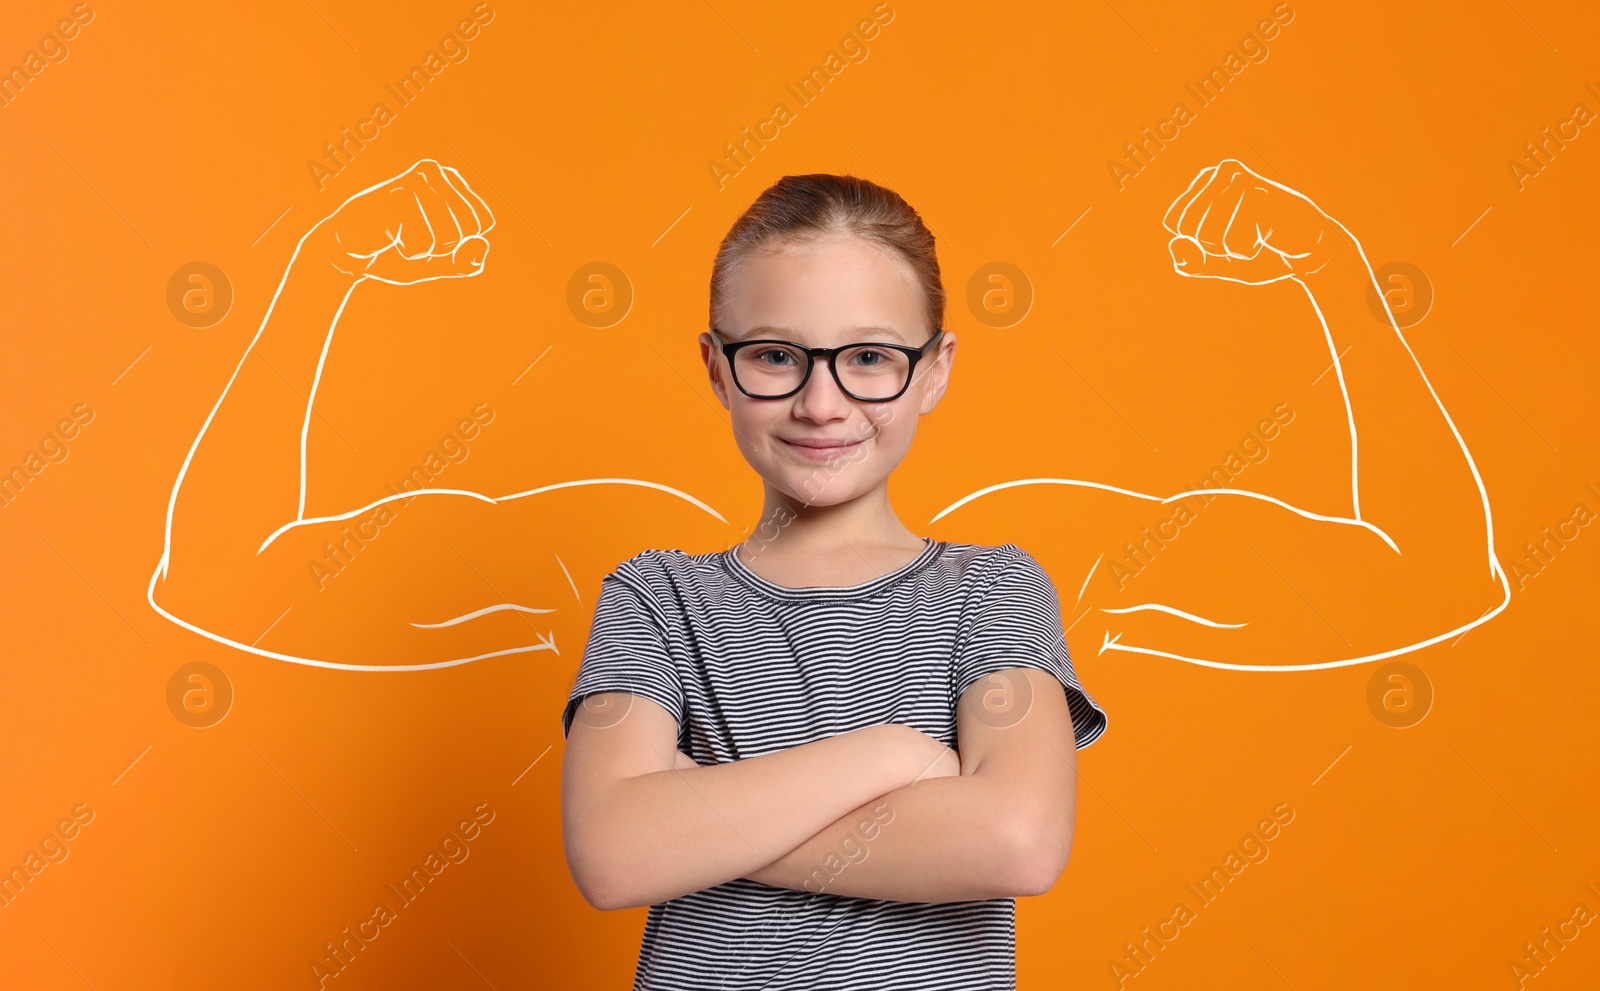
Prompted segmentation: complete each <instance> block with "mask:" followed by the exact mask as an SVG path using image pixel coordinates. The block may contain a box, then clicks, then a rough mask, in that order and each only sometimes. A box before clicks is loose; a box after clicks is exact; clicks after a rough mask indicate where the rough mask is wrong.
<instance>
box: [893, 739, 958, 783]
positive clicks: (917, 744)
mask: <svg viewBox="0 0 1600 991" xmlns="http://www.w3.org/2000/svg"><path fill="white" fill-rule="evenodd" d="M896 729H897V730H899V731H900V732H902V733H904V734H905V736H906V737H907V738H908V739H909V741H910V743H911V752H912V760H913V761H915V763H914V765H913V771H912V773H913V774H915V775H916V777H914V778H912V779H911V783H912V784H915V783H917V782H918V781H926V780H928V779H929V778H954V777H959V776H960V774H961V757H960V755H959V754H957V753H956V752H955V751H954V750H951V749H950V748H949V747H947V746H945V745H944V744H942V743H940V742H939V741H938V740H935V739H934V738H933V737H931V736H929V735H928V734H926V733H924V732H922V731H921V730H919V729H917V728H915V727H913V726H904V725H902V726H897V727H896Z"/></svg>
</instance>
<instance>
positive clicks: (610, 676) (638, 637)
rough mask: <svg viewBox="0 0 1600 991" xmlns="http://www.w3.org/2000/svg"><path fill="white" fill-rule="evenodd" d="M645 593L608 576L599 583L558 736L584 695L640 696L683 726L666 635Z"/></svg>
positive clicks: (615, 574)
mask: <svg viewBox="0 0 1600 991" xmlns="http://www.w3.org/2000/svg"><path fill="white" fill-rule="evenodd" d="M647 595H648V592H646V591H643V590H641V589H640V588H639V587H638V586H636V585H635V584H634V583H633V582H632V581H629V580H627V579H624V578H623V577H621V576H620V575H619V574H618V572H612V573H611V574H609V575H607V576H606V577H605V578H603V579H601V582H600V599H599V601H598V602H597V603H595V607H594V623H593V625H592V626H590V628H589V641H588V643H587V644H586V645H585V646H584V648H583V660H582V662H580V663H579V665H578V677H577V680H576V681H574V682H573V685H572V691H571V693H570V694H569V695H568V696H567V706H566V709H565V710H564V711H563V712H562V713H561V735H562V736H563V737H565V736H566V735H567V734H568V733H569V732H570V731H571V729H572V717H573V715H574V714H575V713H576V712H577V709H578V706H579V705H580V704H581V703H582V701H583V697H584V696H585V695H591V694H593V693H595V692H632V693H633V694H635V695H640V696H643V697H644V698H647V699H649V700H650V701H652V702H656V703H658V704H659V705H660V706H661V707H662V708H664V709H666V710H667V711H668V712H670V713H672V715H673V716H674V717H675V718H676V719H678V721H679V722H680V724H681V722H682V720H683V710H684V702H683V686H682V683H681V682H680V681H679V679H678V670H677V666H676V665H675V664H674V663H673V660H672V654H671V652H670V651H669V649H668V647H667V631H666V628H665V625H664V623H663V621H662V619H661V618H660V617H659V614H658V613H657V612H655V611H653V610H652V609H651V607H650V606H651V604H650V602H649V600H648V599H647Z"/></svg>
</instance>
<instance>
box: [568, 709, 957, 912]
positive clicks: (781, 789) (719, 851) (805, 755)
mask: <svg viewBox="0 0 1600 991" xmlns="http://www.w3.org/2000/svg"><path fill="white" fill-rule="evenodd" d="M946 750H947V748H944V747H942V746H939V745H938V744H937V743H936V742H935V741H933V740H931V739H930V738H928V737H926V736H925V735H924V734H922V733H919V732H917V731H916V730H913V729H910V728H909V727H905V726H898V725H887V724H886V725H881V726H871V727H867V728H865V729H861V730H856V731H853V732H850V733H843V734H840V735H838V736H832V737H828V738H826V739H822V740H817V741H815V742H813V743H809V744H806V745H804V746H799V747H793V748H791V749H788V750H783V751H780V752H778V753H773V754H765V755H763V756H760V757H752V758H748V759H746V760H738V761H731V762H728V763H724V764H715V765H708V766H705V767H693V768H686V769H680V768H674V767H673V765H674V763H675V760H674V758H675V757H676V755H675V754H663V755H662V767H663V768H664V769H663V770H660V771H652V772H649V773H647V774H641V775H637V776H635V777H629V778H624V779H622V780H621V781H619V782H616V784H615V785H614V786H613V787H612V788H611V789H610V790H609V791H608V792H607V793H606V794H605V795H604V796H602V797H601V798H600V799H598V800H596V801H594V802H592V803H590V807H589V808H583V809H577V810H574V812H575V815H574V817H573V818H574V819H575V820H576V822H575V825H578V826H579V827H580V829H579V830H574V831H572V834H573V835H581V837H582V841H581V843H578V844H574V849H573V850H572V851H571V853H570V855H569V860H570V861H571V862H572V864H573V866H574V875H575V876H582V878H583V879H584V881H585V882H586V883H585V885H584V886H585V896H586V897H587V898H588V899H589V901H590V903H591V904H594V905H596V907H599V908H604V909H615V908H631V907H636V906H641V905H651V904H655V903H657V902H662V901H666V900H668V899H670V898H676V897H678V896H680V895H684V894H688V893H689V892H692V891H699V890H700V889H702V888H707V887H711V886H713V885H717V884H721V883H723V882H725V881H729V880H732V879H733V878H737V877H743V876H745V875H747V874H749V873H750V872H751V871H754V870H756V869H757V868H759V867H761V866H762V865H765V864H769V863H771V862H772V861H773V860H775V859H776V858H778V857H780V856H782V855H783V854H784V853H785V852H787V851H790V850H793V849H794V848H795V847H797V846H799V845H800V844H801V843H803V842H805V841H806V840H807V839H808V838H809V837H811V836H813V835H815V834H816V833H817V832H818V831H819V830H822V829H823V828H824V827H826V826H827V825H828V824H829V823H832V822H834V821H836V820H838V819H839V818H840V817H841V816H843V815H845V814H846V813H848V812H849V811H850V810H851V809H855V808H858V807H860V806H861V805H863V804H864V803H866V802H868V801H870V800H872V799H874V798H876V797H878V796H881V795H884V794H885V793H889V792H892V791H894V790H895V789H897V788H900V787H902V786H903V785H906V784H908V783H910V782H911V781H914V780H916V778H917V777H918V776H919V775H921V774H922V773H923V771H924V770H925V769H926V768H927V767H928V766H929V765H932V764H934V763H936V762H938V761H939V759H940V755H941V753H943V752H944V751H946Z"/></svg>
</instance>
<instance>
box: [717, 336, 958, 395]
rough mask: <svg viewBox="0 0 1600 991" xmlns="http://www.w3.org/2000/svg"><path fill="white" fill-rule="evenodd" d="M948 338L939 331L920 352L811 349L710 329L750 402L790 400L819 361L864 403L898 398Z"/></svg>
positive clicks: (891, 347)
mask: <svg viewBox="0 0 1600 991" xmlns="http://www.w3.org/2000/svg"><path fill="white" fill-rule="evenodd" d="M942 337H944V330H943V329H942V328H941V329H939V330H937V331H935V332H934V335H933V336H932V337H930V338H928V342H927V343H926V344H924V345H922V347H920V348H913V347H907V346H905V345H901V344H884V343H881V342H877V341H873V342H871V343H863V344H845V345H842V346H840V347H836V348H808V347H806V346H805V345H803V344H796V343H794V342H793V341H769V340H760V341H737V342H735V343H732V344H730V343H728V342H727V341H726V340H725V339H723V336H722V332H721V331H719V330H717V328H715V327H712V328H711V339H712V340H713V341H715V342H716V345H717V350H719V351H721V352H722V353H723V354H724V355H726V356H727V358H728V367H729V368H731V369H732V370H733V384H734V385H737V386H738V387H739V391H740V392H742V393H744V394H745V395H747V396H749V397H750V398H751V399H786V398H788V397H789V396H792V395H794V394H795V393H797V392H799V391H800V390H801V389H802V388H804V387H805V384H806V382H807V381H809V380H810V378H811V369H812V367H813V366H815V365H816V362H817V359H818V358H827V359H828V368H829V370H831V371H832V372H833V380H834V381H835V382H837V383H838V384H839V389H840V391H842V392H843V393H844V394H845V395H847V396H849V397H850V398H851V399H855V400H858V401H859V402H863V403H887V402H890V401H892V400H895V399H899V398H900V396H901V395H902V394H904V393H905V391H906V388H907V387H908V386H910V385H911V373H912V372H913V371H914V370H915V369H916V367H917V362H919V361H921V360H922V358H923V356H924V355H926V354H927V353H928V351H929V350H930V349H932V348H933V347H934V346H935V345H936V344H937V343H938V342H939V340H940V338H942Z"/></svg>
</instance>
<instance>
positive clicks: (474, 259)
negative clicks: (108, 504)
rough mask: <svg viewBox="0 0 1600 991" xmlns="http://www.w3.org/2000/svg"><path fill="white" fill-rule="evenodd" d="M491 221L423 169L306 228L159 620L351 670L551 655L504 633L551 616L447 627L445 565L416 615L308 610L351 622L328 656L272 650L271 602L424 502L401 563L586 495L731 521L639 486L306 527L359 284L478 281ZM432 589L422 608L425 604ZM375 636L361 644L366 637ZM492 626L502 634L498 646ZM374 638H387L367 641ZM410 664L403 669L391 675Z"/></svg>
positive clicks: (250, 351) (461, 187) (374, 601)
mask: <svg viewBox="0 0 1600 991" xmlns="http://www.w3.org/2000/svg"><path fill="white" fill-rule="evenodd" d="M494 223H495V221H494V215H493V213H492V212H491V211H490V209H489V207H488V205H487V204H486V203H485V202H484V201H483V200H482V199H481V198H480V197H479V196H478V195H477V193H475V192H474V191H473V190H472V189H471V187H470V186H469V185H468V184H467V182H466V181H465V180H464V179H463V178H462V176H461V174H460V173H459V172H458V171H456V170H455V169H452V168H449V167H445V166H441V165H439V163H437V162H435V161H432V160H430V159H424V160H422V161H420V162H418V163H416V164H415V165H413V166H412V167H411V168H409V169H407V170H406V171H405V172H403V173H401V174H400V175H397V176H395V177H393V178H391V179H388V180H386V181H384V182H380V183H377V184H375V185H373V186H371V187H369V188H367V189H364V190H362V191H361V192H359V193H356V194H355V195H353V196H351V197H350V198H349V199H348V200H346V201H345V202H344V203H343V204H342V205H341V206H340V207H339V208H338V209H337V210H336V211H334V212H333V213H332V214H330V215H329V216H327V217H325V218H323V219H322V220H321V221H320V222H318V223H317V224H316V225H315V226H314V227H312V229H311V230H309V231H307V232H306V234H305V235H304V236H303V237H302V238H301V239H300V241H299V243H298V244H297V245H296V248H295V252H294V255H293V257H292V259H291V260H290V263H289V265H288V268H287V270H286V271H285V272H284V275H283V279H282V281H281V282H280V283H279V285H278V288H277V291H276V293H275V295H274V296H273V299H272V302H271V305H270V306H269V307H268V310H267V314H266V316H265V318H264V319H263V321H262V323H261V326H260V329H259V330H258V331H257V332H256V335H255V337H254V338H253V339H252V340H251V342H250V346H249V347H248V348H247V349H246V351H245V354H244V356H243V357H242V358H241V359H240V361H239V364H238V366H237V367H236V368H235V369H234V372H233V375H232V377H231V378H230V379H229V380H228V383H227V386H226V387H225V388H224V390H223V393H222V395H221V397H219V398H218V400H217V402H216V405H215V406H214V407H213V408H212V410H211V412H210V415H209V416H208V417H207V418H206V421H205V423H204V425H203V426H202V427H201V430H200V433H199V435H198V436H197V437H196V438H195V440H194V443H193V445H192V446H191V447H190V449H189V452H188V455H187V456H186V457H185V459H184V461H183V466H182V468H181V469H180V471H179V474H178V478H177V481H176V482H175V483H174V485H173V489H172V495H171V499H170V501H169V503H168V507H167V518H166V538H165V542H164V547H163V552H162V556H161V560H160V562H159V563H158V564H157V566H156V569H155V572H154V573H153V574H152V575H151V578H150V584H149V588H148V591H147V598H148V601H149V603H150V605H151V606H152V607H153V608H154V609H155V610H156V611H157V612H159V613H161V614H162V615H163V616H165V617H166V618H168V619H170V620H172V621H173V622H175V623H178V624H179V625H181V626H184V627H185V628H187V629H190V630H192V631H194V632H196V633H199V634H201V635H202V636H205V637H208V638H210V639H212V640H216V641H218V642H220V643H224V644H227V645H229V646H232V647H236V648H238V649H242V650H247V651H250V652H252V653H256V654H260V655H263V656H267V657H273V658H277V659H280V660H287V661H293V662H296V663H303V664H309V665H313V666H319V667H332V668H347V669H352V670H400V669H404V670H416V669H425V668H436V667H448V666H452V665H455V664H462V663H467V662H468V661H473V660H480V659H483V658H484V657H489V656H498V655H504V654H514V653H521V652H525V651H532V650H540V649H548V648H551V646H552V645H551V644H550V643H549V641H548V638H546V637H544V636H543V635H541V634H540V633H539V632H538V629H537V628H536V627H535V626H534V625H533V624H531V623H528V622H526V617H525V616H523V617H521V618H522V619H523V620H524V622H523V623H522V625H516V624H514V623H509V622H507V620H508V619H509V618H510V614H508V613H507V612H503V611H502V610H513V611H516V612H520V613H523V614H526V613H539V612H549V611H551V610H548V609H538V608H531V607H527V606H520V605H517V604H515V603H504V602H501V603H495V604H492V605H489V606H487V607H486V608H485V609H483V610H475V613H477V612H481V613H483V614H484V615H485V616H487V624H486V623H485V622H484V621H483V617H480V616H478V615H471V616H459V617H455V618H454V619H449V620H446V617H444V616H440V615H438V612H439V609H438V607H437V606H436V605H432V604H430V603H427V602H426V598H427V595H428V593H429V591H430V589H429V588H428V587H427V584H428V583H429V582H430V581H431V582H435V583H438V584H442V583H444V582H447V581H451V580H453V579H451V578H448V577H446V576H444V575H437V574H435V569H429V568H425V567H413V568H409V569H407V570H406V574H405V580H406V582H407V585H406V591H407V593H408V601H407V602H405V603H397V602H392V601H388V602H386V601H385V600H384V599H383V597H382V596H381V595H376V596H369V597H368V598H367V599H366V600H358V601H355V602H352V601H351V600H350V599H348V598H347V599H346V600H344V601H342V602H340V603H339V604H338V606H337V608H336V607H334V606H332V605H324V603H323V601H320V600H317V601H314V602H313V605H311V606H306V607H305V608H314V607H316V606H323V607H324V608H325V609H326V610H328V611H330V612H335V611H337V612H340V616H339V617H338V618H339V619H340V620H341V624H342V625H343V626H344V627H345V629H344V631H343V632H344V636H343V637H342V638H337V637H335V638H330V640H329V643H328V645H327V646H326V649H323V647H322V646H321V645H319V647H318V649H316V650H315V651H302V654H305V653H311V654H313V655H314V656H302V654H292V653H281V652H278V651H273V650H269V649H265V648H263V647H260V646H257V645H256V643H255V640H257V639H259V635H260V634H261V631H262V627H263V626H264V625H265V623H264V621H263V618H262V616H263V612H262V610H263V608H264V606H265V605H270V606H271V607H272V608H271V609H270V610H269V611H268V612H266V614H265V615H266V618H267V619H270V618H271V615H272V613H274V612H277V610H278V609H279V608H281V605H280V604H287V603H292V602H296V601H300V602H302V603H303V602H304V600H305V599H306V596H305V590H304V587H303V586H304V583H305V581H306V578H305V575H306V569H307V565H306V562H307V561H310V560H313V559H320V558H323V557H324V550H323V549H324V548H325V546H326V545H328V544H329V543H330V542H331V543H334V544H339V543H341V542H343V541H345V540H347V539H349V538H348V537H347V535H346V534H345V533H344V532H343V529H342V528H348V527H350V526H354V525H358V523H359V522H362V521H366V520H368V519H369V518H370V517H372V516H373V515H374V514H377V513H381V512H383V511H385V510H386V509H387V510H391V511H392V510H398V509H399V508H400V507H401V505H403V504H411V503H415V506H413V508H409V509H406V510H405V513H406V516H407V518H408V520H410V519H415V518H421V520H422V522H421V523H410V522H408V524H407V526H406V527H404V528H399V529H400V531H401V532H400V533H399V534H398V535H396V536H386V537H385V538H384V539H385V544H386V546H388V547H389V548H390V551H391V552H399V553H400V555H401V556H405V551H406V549H410V550H415V549H416V546H417V545H416V544H415V541H417V540H418V539H419V537H418V536H415V535H413V536H408V535H407V531H409V532H410V533H411V534H416V533H417V531H425V530H427V529H429V527H427V526H426V525H424V524H426V523H429V522H433V523H439V522H442V523H443V524H444V526H445V527H446V528H447V529H448V530H449V531H450V532H452V533H460V534H471V533H487V532H493V531H492V528H491V526H490V524H491V523H493V522H499V523H500V525H501V526H502V527H503V526H504V525H505V520H504V513H505V512H506V510H505V508H503V506H502V504H504V503H506V502H508V501H510V500H518V499H525V498H526V497H528V496H532V495H537V494H540V493H543V492H547V491H550V490H553V489H560V488H569V487H571V486H575V485H591V484H609V483H619V484H627V485H638V486H645V487H648V488H654V489H658V490H660V491H661V492H665V493H669V494H671V495H675V496H678V497H680V498H682V499H684V500H687V501H688V502H689V503H691V504H693V505H695V506H696V507H698V508H699V509H701V510H703V511H704V512H706V513H708V514H710V515H711V516H712V517H715V518H717V519H718V520H721V517H720V516H719V515H718V514H717V513H716V512H715V511H714V510H712V509H711V508H710V507H709V506H706V505H705V504H703V503H701V502H699V501H698V500H696V499H694V498H692V497H690V496H688V495H687V494H685V493H683V492H680V491H678V490H676V489H672V488H669V487H667V486H664V485H658V484H656V483H652V482H642V481H638V480H634V479H591V480H585V481H579V482H563V483H559V484H556V485H549V486H544V487H543V488H539V489H533V490H529V491H526V492H517V493H511V494H506V495H500V496H498V497H491V496H488V495H484V494H482V493H478V492H471V491H466V490H460V489H421V490H415V491H408V492H406V493H405V494H404V498H403V499H402V498H401V497H400V496H394V495H391V496H386V497H383V498H379V499H376V500H375V501H374V502H372V503H369V504H368V505H366V506H361V507H351V509H350V510H349V511H348V512H344V513H339V514H336V515H332V516H326V517H311V518H308V517H307V515H306V442H307V435H308V433H309V430H310V424H311V417H312V414H313V410H314V405H315V401H316V396H317V391H318V388H319V387H320V385H321V378H322V370H323V364H324V362H325V361H326V359H327V356H328V352H329V349H330V348H331V346H332V343H333V336H334V330H335V327H336V326H337V324H338V321H339V318H340V316H342V314H343V313H344V310H345V307H346V306H348V305H350V304H351V303H352V300H358V299H360V298H361V297H362V296H363V294H365V293H369V292H373V291H385V287H374V288H368V289H363V290H361V291H360V292H357V291H356V289H357V287H358V286H360V285H361V284H362V283H366V282H376V283H386V284H388V285H389V286H409V285H414V284H416V283H421V282H427V281H432V280H436V279H458V278H472V277H475V276H478V275H480V274H481V273H482V272H483V271H484V263H485V260H486V258H487V255H488V251H489V242H488V240H487V239H486V237H485V235H487V234H488V232H489V231H490V230H491V229H492V228H493V227H494ZM387 291H396V290H387ZM399 291H404V290H399ZM657 497H658V498H659V496H657ZM497 511H498V512H497ZM486 514H497V515H496V516H489V515H486ZM406 541H412V543H411V544H406V543H405V542H406ZM435 543H437V541H435ZM370 572H371V569H369V574H370ZM484 580H485V581H486V582H488V579H487V578H485V579H484ZM295 583H299V585H296V584H295ZM488 583H489V584H490V585H495V586H497V587H498V583H496V582H488ZM435 591H436V590H435ZM484 592H485V594H487V592H488V590H487V589H485V590H484ZM419 593H420V596H421V597H422V600H423V607H422V608H418V605H417V601H416V600H417V596H418V595H419ZM497 612H498V613H499V614H498V615H495V613H497ZM346 620H348V621H346ZM440 620H446V621H444V622H440ZM430 621H431V622H430ZM496 621H499V625H498V626H495V625H494V624H495V623H496ZM362 624H365V629H363V630H361V632H362V634H363V635H355V634H356V631H357V630H358V628H361V627H362ZM486 627H487V628H489V629H490V630H491V632H489V633H488V634H485V629H486ZM366 630H375V631H378V632H379V633H380V634H381V635H380V636H378V637H377V638H373V637H371V636H366V635H365V632H366ZM486 635H487V637H488V642H487V643H486V641H485V637H486ZM335 640H337V641H338V643H337V644H336V643H335V642H334V641H335ZM332 656H337V657H338V658H339V659H338V660H334V659H331V657H332ZM397 658H398V659H404V661H405V662H404V663H391V661H393V660H395V659H397Z"/></svg>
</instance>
